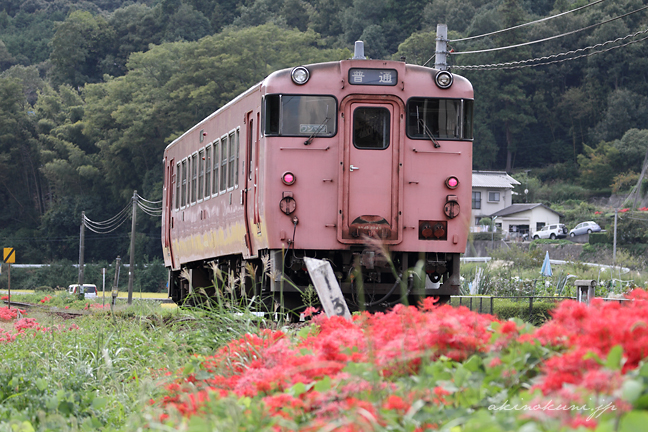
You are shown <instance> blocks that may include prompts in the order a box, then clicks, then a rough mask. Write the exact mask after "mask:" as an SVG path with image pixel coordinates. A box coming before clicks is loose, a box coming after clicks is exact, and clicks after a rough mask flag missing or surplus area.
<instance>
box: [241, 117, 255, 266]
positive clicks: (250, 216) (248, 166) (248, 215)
mask: <svg viewBox="0 0 648 432" xmlns="http://www.w3.org/2000/svg"><path fill="white" fill-rule="evenodd" d="M246 124H247V129H246V134H245V166H244V171H245V184H244V188H243V191H244V193H243V199H244V203H243V208H244V211H245V245H246V247H247V250H248V253H247V255H248V256H247V257H248V258H249V257H251V256H254V255H256V248H255V245H254V234H255V229H254V222H255V221H254V213H255V211H254V210H255V202H256V199H257V190H256V181H255V174H256V173H255V171H256V170H255V166H254V165H255V164H254V157H253V150H254V136H255V135H254V132H255V127H256V126H257V125H256V121H255V119H254V112H253V111H250V112H249V113H247V115H246Z"/></svg>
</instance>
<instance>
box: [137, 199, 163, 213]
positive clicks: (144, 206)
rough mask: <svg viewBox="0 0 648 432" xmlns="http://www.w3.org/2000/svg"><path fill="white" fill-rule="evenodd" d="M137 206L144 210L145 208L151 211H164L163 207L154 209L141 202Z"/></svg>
mask: <svg viewBox="0 0 648 432" xmlns="http://www.w3.org/2000/svg"><path fill="white" fill-rule="evenodd" d="M137 205H138V206H140V207H142V208H145V209H146V210H150V211H158V210H159V211H162V206H155V207H154V206H151V205H148V204H145V203H143V202H141V201H139V200H138V201H137Z"/></svg>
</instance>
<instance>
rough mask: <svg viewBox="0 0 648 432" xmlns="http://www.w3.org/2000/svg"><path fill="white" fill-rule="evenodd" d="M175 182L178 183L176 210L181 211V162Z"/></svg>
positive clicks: (178, 165)
mask: <svg viewBox="0 0 648 432" xmlns="http://www.w3.org/2000/svg"><path fill="white" fill-rule="evenodd" d="M175 182H176V186H175V187H176V192H175V208H176V210H179V209H180V186H181V184H182V182H181V179H180V162H178V164H177V165H176V174H175Z"/></svg>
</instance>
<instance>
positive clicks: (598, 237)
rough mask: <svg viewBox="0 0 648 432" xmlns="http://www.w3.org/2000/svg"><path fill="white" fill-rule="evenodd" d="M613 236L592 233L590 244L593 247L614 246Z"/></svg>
mask: <svg viewBox="0 0 648 432" xmlns="http://www.w3.org/2000/svg"><path fill="white" fill-rule="evenodd" d="M612 242H613V240H612V236H611V235H610V234H609V233H592V234H590V235H589V243H590V244H592V245H598V244H612Z"/></svg>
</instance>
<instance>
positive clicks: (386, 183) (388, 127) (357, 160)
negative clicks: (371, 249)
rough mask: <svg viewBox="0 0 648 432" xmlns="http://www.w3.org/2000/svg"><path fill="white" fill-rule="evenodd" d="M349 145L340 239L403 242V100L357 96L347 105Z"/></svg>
mask: <svg viewBox="0 0 648 432" xmlns="http://www.w3.org/2000/svg"><path fill="white" fill-rule="evenodd" d="M342 105H343V106H342V112H343V114H344V146H343V152H344V155H343V161H344V163H343V165H342V170H343V172H342V182H341V185H342V186H341V187H342V191H341V196H342V214H341V215H340V216H339V218H340V221H339V222H340V223H339V224H338V226H339V227H340V228H339V230H338V239H339V240H340V241H341V242H342V243H361V242H363V238H364V237H372V238H377V239H380V240H382V241H384V242H386V243H389V244H394V243H398V242H400V241H401V235H400V233H401V231H402V229H400V227H399V225H400V220H399V217H398V215H399V211H400V193H399V186H400V184H401V179H400V177H401V176H402V174H401V170H399V163H400V147H401V142H402V138H403V137H402V134H403V133H402V132H403V131H402V127H401V114H402V112H403V108H402V103H400V101H398V100H395V99H393V98H389V97H386V98H384V99H382V100H381V101H380V102H378V101H376V100H375V97H374V98H372V99H371V100H369V99H368V98H358V97H356V98H353V99H350V100H346V101H345V102H343V104H342Z"/></svg>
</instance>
